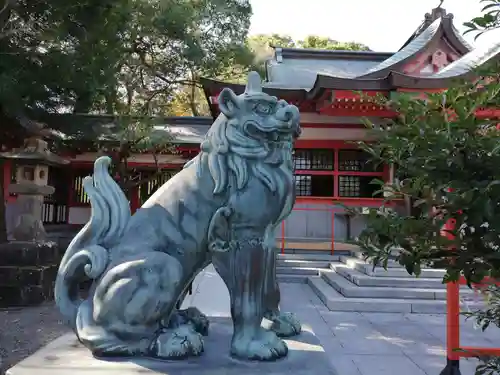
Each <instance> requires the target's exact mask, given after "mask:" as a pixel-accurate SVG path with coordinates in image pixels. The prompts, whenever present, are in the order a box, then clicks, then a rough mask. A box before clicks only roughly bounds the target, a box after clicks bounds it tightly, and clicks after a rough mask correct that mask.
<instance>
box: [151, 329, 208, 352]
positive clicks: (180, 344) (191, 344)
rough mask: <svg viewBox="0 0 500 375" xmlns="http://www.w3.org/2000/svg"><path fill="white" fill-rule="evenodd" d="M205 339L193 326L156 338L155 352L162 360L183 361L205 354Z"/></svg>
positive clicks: (171, 331)
mask: <svg viewBox="0 0 500 375" xmlns="http://www.w3.org/2000/svg"><path fill="white" fill-rule="evenodd" d="M203 350H204V349H203V337H202V336H201V334H199V333H198V332H196V331H195V329H194V328H193V326H192V325H191V324H186V325H182V326H180V327H178V328H175V329H173V330H168V331H166V332H164V333H161V334H160V335H158V337H157V338H156V341H155V343H154V348H153V352H154V354H155V356H156V357H158V358H162V359H183V358H186V357H192V356H199V355H200V354H201V353H203Z"/></svg>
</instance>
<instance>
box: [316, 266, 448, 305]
mask: <svg viewBox="0 0 500 375" xmlns="http://www.w3.org/2000/svg"><path fill="white" fill-rule="evenodd" d="M322 277H323V279H324V280H325V281H326V282H327V283H328V284H329V285H331V286H332V287H333V288H334V289H335V290H336V291H337V292H339V293H340V294H342V295H343V296H345V297H349V298H351V297H354V298H367V299H369V298H387V299H422V300H445V299H446V290H444V289H425V288H388V287H366V286H358V285H356V284H353V283H352V282H350V281H349V280H347V279H346V278H344V277H343V276H341V275H339V274H337V273H335V272H328V273H326V272H325V273H323V274H322Z"/></svg>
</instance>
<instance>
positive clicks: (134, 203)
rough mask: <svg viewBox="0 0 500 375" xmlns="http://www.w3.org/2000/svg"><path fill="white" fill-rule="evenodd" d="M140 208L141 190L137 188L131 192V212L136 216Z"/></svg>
mask: <svg viewBox="0 0 500 375" xmlns="http://www.w3.org/2000/svg"><path fill="white" fill-rule="evenodd" d="M139 207H140V202H139V188H138V187H137V186H136V187H134V188H133V189H132V190H131V191H130V212H131V213H132V214H134V213H135V211H137V210H138V209H139Z"/></svg>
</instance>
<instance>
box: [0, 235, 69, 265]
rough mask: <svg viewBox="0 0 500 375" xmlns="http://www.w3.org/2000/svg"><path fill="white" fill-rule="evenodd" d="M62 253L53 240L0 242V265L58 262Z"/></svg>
mask: <svg viewBox="0 0 500 375" xmlns="http://www.w3.org/2000/svg"><path fill="white" fill-rule="evenodd" d="M61 257H62V253H61V251H60V248H59V246H57V244H56V243H55V242H51V241H46V242H21V241H12V242H7V243H3V244H0V266H46V265H53V264H59V262H60V261H61Z"/></svg>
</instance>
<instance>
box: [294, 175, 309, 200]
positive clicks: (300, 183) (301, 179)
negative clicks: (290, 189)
mask: <svg viewBox="0 0 500 375" xmlns="http://www.w3.org/2000/svg"><path fill="white" fill-rule="evenodd" d="M294 177H295V195H297V196H299V197H308V196H310V195H311V192H312V189H311V187H312V181H311V177H312V176H304V175H296V176H294Z"/></svg>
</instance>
